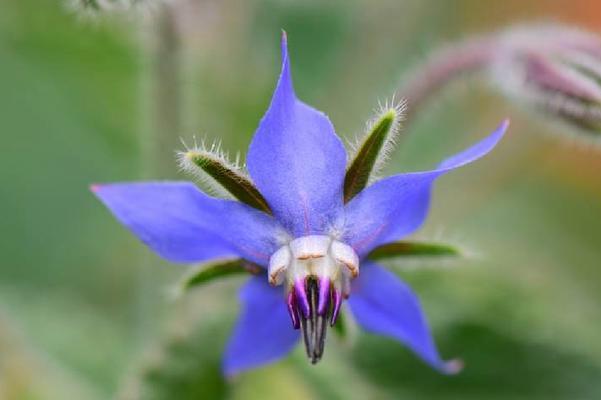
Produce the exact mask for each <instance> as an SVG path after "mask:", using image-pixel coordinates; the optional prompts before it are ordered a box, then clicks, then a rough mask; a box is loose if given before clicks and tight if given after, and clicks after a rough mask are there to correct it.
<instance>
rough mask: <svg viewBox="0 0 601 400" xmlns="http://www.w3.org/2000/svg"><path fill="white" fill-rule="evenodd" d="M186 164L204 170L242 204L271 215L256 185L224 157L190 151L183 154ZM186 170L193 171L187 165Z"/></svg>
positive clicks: (205, 152)
mask: <svg viewBox="0 0 601 400" xmlns="http://www.w3.org/2000/svg"><path fill="white" fill-rule="evenodd" d="M183 158H184V162H185V161H189V162H190V163H191V164H192V165H195V166H196V167H198V168H200V169H202V170H203V171H204V172H205V173H206V174H207V175H209V176H210V177H211V178H213V179H214V180H215V181H216V182H217V183H219V184H220V185H221V186H222V187H223V188H224V189H225V190H227V191H228V192H229V193H230V194H231V195H232V196H234V197H235V198H236V199H238V200H240V201H241V202H243V203H245V204H248V205H249V206H251V207H254V208H256V209H258V210H261V211H264V212H266V213H268V214H271V208H270V207H269V205H268V204H267V201H266V200H265V198H264V197H263V195H262V194H261V193H260V192H259V190H258V189H257V188H256V187H255V185H254V184H253V183H252V182H251V181H250V179H248V178H247V177H246V176H245V175H244V174H243V173H241V172H240V171H238V170H237V168H235V167H234V166H233V165H229V164H228V162H227V161H226V160H225V159H223V158H222V157H220V156H218V155H215V154H212V153H210V152H207V151H195V150H190V151H187V152H185V153H183ZM185 168H186V169H191V168H190V165H189V164H188V163H186V165H185Z"/></svg>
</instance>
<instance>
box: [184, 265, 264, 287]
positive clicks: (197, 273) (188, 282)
mask: <svg viewBox="0 0 601 400" xmlns="http://www.w3.org/2000/svg"><path fill="white" fill-rule="evenodd" d="M260 271H261V267H259V266H257V265H254V264H252V263H249V262H248V261H245V260H242V259H240V258H233V259H225V260H216V261H211V262H208V263H204V264H200V265H198V266H195V267H193V268H192V269H191V270H190V272H189V273H188V274H187V275H186V276H185V277H184V278H183V279H182V281H181V284H180V288H181V290H182V291H188V290H190V289H192V288H196V287H199V286H202V285H204V284H207V283H209V282H212V281H214V280H216V279H219V278H223V277H226V276H230V275H239V274H248V273H250V274H257V273H259V272H260Z"/></svg>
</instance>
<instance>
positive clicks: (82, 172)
mask: <svg viewBox="0 0 601 400" xmlns="http://www.w3.org/2000/svg"><path fill="white" fill-rule="evenodd" d="M172 3H173V4H177V6H175V11H173V10H172V11H171V12H170V13H167V14H160V12H161V11H160V10H161V7H160V6H158V7H153V8H151V9H149V10H148V9H147V10H144V11H142V12H138V13H137V14H136V15H129V16H127V15H122V14H120V15H110V16H106V17H100V18H98V17H92V18H90V17H89V16H82V15H81V14H80V13H77V12H75V11H73V10H72V9H71V8H70V7H68V4H67V3H65V2H60V1H52V0H12V1H11V0H3V1H1V2H0V134H1V139H2V140H1V142H0V149H1V150H2V151H1V157H0V182H2V184H1V185H0V210H1V211H0V216H1V218H0V221H1V222H0V227H1V231H0V256H1V260H2V261H1V264H0V399H2V400H4V399H6V400H13V399H28V400H29V399H110V398H117V399H183V400H186V399H218V398H228V399H254V398H260V399H270V398H286V399H307V398H317V399H337V398H340V399H366V398H369V399H598V398H601V339H600V337H601V318H600V316H601V268H600V267H601V266H600V262H599V260H600V258H601V175H600V174H599V171H601V147H598V146H597V148H595V147H593V146H590V145H580V144H579V143H578V142H577V141H576V140H574V139H565V138H564V137H563V136H562V135H561V133H562V132H561V129H560V128H558V129H557V130H556V131H555V133H559V134H556V135H551V134H548V132H546V131H547V130H549V127H548V126H547V125H542V124H541V123H540V122H538V121H537V120H536V118H533V117H530V116H528V115H525V114H524V113H523V112H522V111H521V110H520V109H518V108H517V107H514V106H512V105H509V104H507V103H506V102H505V101H504V100H502V99H500V98H499V97H498V96H496V95H495V94H493V93H491V92H490V91H489V90H487V89H486V88H484V87H483V86H481V85H477V84H473V85H464V86H462V87H458V88H455V89H456V90H453V91H450V92H447V94H446V95H445V96H444V97H443V98H442V99H440V100H439V101H437V102H436V104H431V105H430V106H429V107H428V108H425V109H422V110H420V113H419V116H418V117H417V119H416V120H414V121H413V123H412V125H411V126H410V127H408V128H407V129H406V130H405V131H404V133H403V136H402V138H401V140H400V145H399V149H398V150H397V151H396V152H395V153H394V154H393V157H392V159H391V162H390V164H389V166H388V168H387V172H394V171H406V170H412V169H416V168H426V167H430V166H432V165H433V164H434V163H435V162H436V161H438V160H439V159H441V158H442V157H443V156H445V155H449V154H452V153H453V152H454V151H457V150H459V149H461V148H462V147H463V146H464V145H466V144H467V143H469V142H471V141H473V140H475V139H476V138H479V137H482V136H483V135H484V134H486V133H487V132H489V131H491V130H492V129H493V128H494V127H495V126H496V124H497V123H498V122H499V121H500V120H501V119H502V118H504V117H506V116H509V117H511V118H512V122H513V123H512V126H511V129H510V133H509V135H508V136H507V137H506V138H505V140H504V141H503V142H502V143H501V145H500V146H499V147H498V148H497V150H495V151H494V152H493V153H492V154H491V155H490V156H488V157H486V159H484V160H482V161H479V162H478V163H477V164H476V165H473V166H470V167H469V168H465V169H463V170H461V171H460V172H457V173H455V174H452V176H448V177H445V178H444V179H442V180H441V181H440V182H439V184H438V185H437V189H436V191H435V198H434V202H433V208H432V213H431V215H430V218H429V220H428V223H427V224H426V226H425V227H424V229H422V230H421V231H420V232H419V233H418V234H417V235H416V237H417V238H420V239H427V240H434V239H436V240H441V241H447V242H451V243H458V244H460V245H461V246H463V247H466V248H467V249H469V250H470V254H472V255H471V256H470V257H469V258H467V259H461V260H451V261H449V260H445V261H444V262H442V263H441V262H439V261H437V260H431V261H418V262H412V263H410V264H407V265H396V266H395V268H396V271H398V273H399V275H400V276H402V277H403V278H404V279H405V280H407V281H408V282H410V283H411V284H412V286H413V287H414V288H415V290H416V291H417V292H418V294H419V295H420V296H421V298H422V301H423V304H424V307H425V309H426V311H427V314H428V316H429V320H430V321H431V324H432V326H433V330H434V333H435V337H436V339H437V342H438V343H439V347H440V349H441V352H442V353H443V355H445V356H446V357H454V356H459V357H462V358H463V359H464V361H465V363H466V368H465V370H464V372H463V373H462V374H460V375H458V376H455V377H446V376H441V375H439V374H437V373H435V372H433V371H431V370H430V369H429V368H428V367H426V366H424V365H423V364H422V363H421V362H420V361H419V360H417V359H416V358H415V357H414V356H413V355H411V354H410V353H409V352H408V351H407V350H406V349H404V348H403V347H401V346H400V345H398V344H397V343H395V342H393V341H391V340H388V339H384V338H381V337H376V336H371V335H367V334H362V333H360V332H358V331H352V332H351V335H350V338H347V339H346V340H340V339H338V338H336V337H335V336H333V335H332V336H331V337H330V338H329V341H328V346H327V350H326V354H325V358H324V360H323V362H322V363H320V364H319V365H318V366H316V367H312V366H310V365H309V364H308V363H307V361H306V360H305V359H304V356H303V354H302V349H297V350H296V351H295V352H294V353H293V354H292V355H291V356H290V357H288V358H286V359H284V360H282V361H280V362H278V363H276V364H273V365H271V366H268V367H265V368H261V369H258V370H255V371H251V372H249V373H246V374H243V375H242V376H239V377H237V378H236V379H234V380H232V381H229V382H226V381H224V380H223V379H222V378H221V376H220V373H219V357H220V353H221V349H222V346H223V345H224V342H225V340H226V338H227V334H228V332H229V330H230V328H231V326H232V323H233V321H234V318H235V315H236V312H237V301H236V296H235V293H236V288H237V287H238V286H239V285H240V283H241V282H242V278H228V279H226V280H224V281H222V282H217V283H214V284H211V285H210V286H207V287H204V288H202V289H200V290H196V291H194V292H192V293H190V294H189V295H187V296H185V297H183V298H174V296H172V290H171V289H172V288H173V287H174V285H175V284H176V283H177V281H178V279H179V277H180V276H181V275H182V273H184V271H185V269H183V268H182V267H181V266H174V265H167V264H166V263H164V262H162V261H160V260H159V259H158V258H157V257H155V256H154V255H152V254H151V253H150V252H149V251H148V250H146V248H144V247H143V246H142V245H140V244H139V243H138V242H137V241H136V239H134V238H133V237H132V235H130V234H129V233H128V232H126V230H125V229H123V228H122V227H121V226H120V225H119V224H118V223H117V222H115V220H114V219H113V218H112V217H111V216H110V215H109V213H108V212H107V211H106V210H105V209H104V208H103V207H102V206H101V205H100V203H99V202H98V201H97V200H96V199H95V198H94V197H93V196H92V195H91V194H90V193H89V191H88V185H89V184H90V183H92V182H104V181H122V180H132V179H141V178H178V179H187V177H186V176H183V175H182V174H179V173H178V172H177V171H176V169H175V163H174V151H175V150H178V149H181V147H182V145H181V144H180V143H179V138H180V137H181V138H183V139H184V140H186V141H187V142H188V143H190V142H191V138H192V136H193V135H196V136H197V137H199V138H202V137H206V138H208V139H213V138H218V139H220V140H221V141H222V142H223V145H224V148H226V149H230V150H231V151H232V153H235V152H241V153H242V154H244V151H245V148H246V146H247V145H248V143H249V141H250V138H251V135H252V133H253V131H254V129H255V128H256V126H257V123H258V121H259V119H260V117H261V115H262V113H263V112H264V110H265V109H266V107H267V104H268V102H269V98H270V94H271V91H272V89H273V86H274V84H275V79H276V76H277V73H278V69H279V46H278V41H279V34H280V29H282V28H284V29H286V30H287V31H288V36H289V44H290V52H291V57H292V67H293V71H294V77H295V84H296V87H297V92H298V94H299V96H300V97H301V98H302V99H304V100H305V101H307V102H308V103H310V104H312V105H314V106H316V107H317V108H319V109H322V110H324V111H325V112H327V113H328V114H329V115H330V117H331V119H332V120H333V122H334V125H335V126H336V128H337V131H338V133H339V134H340V135H341V136H343V137H345V138H348V139H352V138H353V137H354V136H355V135H356V134H358V133H361V131H362V129H363V126H364V121H365V120H367V119H368V118H369V117H370V116H371V114H372V110H373V108H374V107H375V106H376V105H377V102H378V100H385V99H387V98H389V97H390V96H391V94H392V93H393V92H394V90H395V89H396V85H397V84H398V83H399V80H400V77H401V76H402V73H403V72H404V71H407V70H408V68H410V67H411V66H412V65H415V63H416V62H418V61H419V60H420V59H421V58H422V57H424V56H425V55H427V54H428V52H429V51H431V50H432V49H434V48H436V47H437V46H440V45H443V44H445V43H447V42H450V41H452V40H453V39H458V38H463V37H465V36H466V35H469V34H475V33H479V32H488V31H490V30H494V29H499V28H502V27H506V26H509V25H511V24H516V23H521V22H528V21H540V20H549V19H551V20H557V21H562V22H567V23H572V24H576V25H579V26H583V27H588V28H589V29H593V30H594V29H598V27H599V26H600V25H599V23H600V22H601V17H599V15H601V6H599V5H595V3H594V2H591V1H587V0H581V1H571V2H565V1H551V0H548V1H540V0H528V1H518V0H508V1H503V2H494V3H493V2H481V1H475V0H457V1H434V0H430V1H418V0H405V1H381V2H380V1H378V2H376V1H368V0H365V1H359V0H352V1H342V0H341V1H332V2H318V1H306V2H300V1H293V0H287V1H284V0H253V1H229V2H225V1H217V0H212V1H209V0H197V1H193V0H180V1H179V3H178V1H177V0H174V1H173V2H172ZM439 267H440V268H439Z"/></svg>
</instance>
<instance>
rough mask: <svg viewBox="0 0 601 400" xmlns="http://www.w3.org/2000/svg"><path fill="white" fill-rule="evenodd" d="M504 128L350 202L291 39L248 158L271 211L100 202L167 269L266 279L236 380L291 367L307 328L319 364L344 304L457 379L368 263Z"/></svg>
mask: <svg viewBox="0 0 601 400" xmlns="http://www.w3.org/2000/svg"><path fill="white" fill-rule="evenodd" d="M506 127H507V122H504V123H503V124H501V126H500V127H499V128H498V129H497V130H496V131H495V132H493V133H492V134H491V135H490V136H489V137H487V138H485V139H483V140H482V141H480V142H478V143H476V144H475V145H473V146H472V147H470V148H468V149H467V150H465V151H463V152H461V153H459V154H457V155H455V156H453V157H450V158H448V159H446V160H445V161H443V162H442V163H441V164H440V165H439V166H438V168H436V169H434V170H431V171H425V172H414V173H406V174H399V175H394V176H391V177H388V178H385V179H381V180H379V181H376V182H375V183H373V184H371V185H370V186H367V187H366V188H365V189H363V190H362V191H360V192H359V193H357V194H356V195H354V196H349V197H345V195H344V193H345V174H346V170H347V155H346V152H345V149H344V146H343V145H342V143H341V141H340V139H339V138H338V137H337V136H336V134H335V132H334V128H333V126H332V124H331V122H330V121H329V119H328V118H327V117H326V116H325V115H324V114H323V113H321V112H319V111H317V110H315V109H313V108H311V107H310V106H308V105H306V104H305V103H303V102H301V101H300V100H298V99H297V98H296V95H295V93H294V89H293V86H292V79H291V75H290V64H289V58H288V53H287V43H286V37H285V35H284V36H283V39H282V70H281V74H280V77H279V80H278V83H277V87H276V89H275V92H274V94H273V98H272V101H271V105H270V106H269V109H268V110H267V113H266V114H265V116H264V117H263V119H262V120H261V122H260V124H259V127H258V129H257V131H256V133H255V136H254V138H253V140H252V143H251V145H250V148H249V151H248V156H247V164H248V171H249V173H250V177H251V178H252V182H254V184H255V185H256V188H257V189H258V192H257V193H256V194H255V197H260V201H261V202H264V203H266V207H267V209H266V210H264V211H261V210H258V209H257V207H255V208H253V207H251V206H249V205H247V204H244V203H242V202H238V201H234V200H225V199H218V198H214V197H211V196H208V195H206V194H205V193H203V192H202V191H200V190H199V189H198V188H197V187H196V186H195V185H194V184H192V183H189V182H141V183H116V184H106V185H94V186H93V187H92V190H93V191H94V193H95V194H96V195H97V196H98V197H99V198H100V200H102V202H103V203H104V204H105V205H106V206H107V207H108V208H109V209H110V210H111V211H112V212H113V214H114V215H115V216H116V217H117V219H118V220H119V221H121V223H123V224H124V225H125V226H127V227H128V228H129V229H130V230H131V231H132V232H133V233H135V234H136V235H137V236H138V237H139V238H140V239H141V240H142V241H143V242H144V243H146V244H147V245H148V246H149V247H150V248H151V249H152V250H154V251H155V252H156V253H158V254H159V255H160V256H162V257H163V258H165V259H167V260H169V261H172V262H177V263H198V262H206V261H208V260H215V259H231V258H242V259H244V260H246V261H248V262H250V263H253V264H256V265H258V266H260V267H262V271H263V272H262V273H260V274H258V275H256V276H254V277H252V278H250V279H249V281H248V282H247V283H246V284H245V285H244V287H243V288H242V289H241V294H240V298H241V301H242V303H243V309H242V315H241V316H240V319H239V321H238V323H237V324H236V327H235V329H234V333H233V336H232V337H231V339H230V341H229V344H228V346H227V350H226V352H225V357H224V362H223V370H224V373H225V374H226V375H232V374H235V373H238V372H240V371H243V370H245V369H248V368H252V367H256V366H259V365H261V364H264V363H268V362H271V361H274V360H276V359H279V358H280V357H282V356H284V355H285V354H286V353H288V352H289V351H290V350H291V349H292V348H293V347H294V346H295V345H296V343H297V342H298V341H299V337H300V336H301V334H300V332H299V330H298V329H299V328H301V327H302V333H303V335H302V336H303V338H304V341H305V345H306V348H307V353H308V355H309V357H310V358H311V360H312V361H313V362H316V361H317V360H319V358H320V357H321V354H322V353H323V346H324V339H325V331H326V327H327V325H328V323H330V324H334V322H335V321H336V318H337V316H338V313H339V310H340V306H341V303H342V300H343V298H347V299H348V304H349V306H350V309H351V311H352V313H353V315H354V317H355V319H356V321H357V322H358V324H359V325H360V326H362V327H363V328H364V329H365V330H367V331H371V332H375V333H379V334H382V335H386V336H390V337H393V338H395V339H397V340H399V341H401V342H402V343H404V344H405V345H406V346H408V347H409V348H410V349H411V350H413V351H414V352H415V353H416V354H417V355H418V356H420V357H421V358H422V359H423V360H424V361H426V362H427V363H429V364H430V365H432V366H433V367H434V368H436V369H438V370H440V371H442V372H445V373H452V372H455V371H456V370H457V363H455V362H445V361H444V360H442V359H441V357H440V356H439V354H438V351H437V349H436V346H435V344H434V341H433V339H432V336H431V334H430V330H429V328H428V325H427V323H426V320H425V317H424V315H423V313H422V310H421V308H420V305H419V301H418V299H417V298H416V296H415V294H414V293H413V292H412V291H411V289H410V288H409V287H408V286H407V285H406V284H405V283H403V282H401V281H400V280H399V279H398V278H397V277H396V276H395V275H393V274H392V273H390V272H388V271H387V270H386V269H383V268H382V267H380V266H378V265H377V264H375V263H374V262H372V261H369V260H367V255H368V254H369V253H370V252H371V251H372V250H373V249H375V248H377V247H379V246H382V245H384V244H387V243H391V242H394V241H397V240H399V239H401V238H403V237H405V236H407V235H409V234H411V233H412V232H414V231H415V230H417V229H418V228H419V227H420V225H421V224H422V223H423V221H424V220H425V218H426V215H427V212H428V206H429V202H430V194H431V189H432V184H433V182H434V180H435V179H436V178H437V177H439V176H441V175H443V174H444V173H446V172H449V171H451V170H453V169H455V168H457V167H461V166H463V165H466V164H468V163H470V162H472V161H474V160H476V159H478V158H479V157H481V156H483V155H485V154H486V153H488V152H489V151H490V150H492V148H493V147H494V146H495V145H496V144H497V142H498V141H499V140H500V139H501V137H502V135H503V133H504V131H505V129H506ZM266 211H268V212H266ZM290 319H292V323H291V322H290Z"/></svg>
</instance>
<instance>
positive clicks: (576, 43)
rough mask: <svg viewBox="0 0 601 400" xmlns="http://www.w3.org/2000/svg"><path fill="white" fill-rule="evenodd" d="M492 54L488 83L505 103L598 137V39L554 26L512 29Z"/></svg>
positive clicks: (600, 73)
mask: <svg viewBox="0 0 601 400" xmlns="http://www.w3.org/2000/svg"><path fill="white" fill-rule="evenodd" d="M495 54H496V55H495V57H494V58H493V60H492V62H491V63H490V72H491V76H492V80H493V82H494V83H495V84H496V86H498V88H499V89H500V90H501V91H502V92H503V93H505V95H507V96H508V97H509V99H510V100H512V101H516V102H519V103H522V104H524V105H526V106H529V107H531V108H532V109H534V110H536V111H537V112H543V113H545V114H546V115H550V116H553V117H556V118H557V119H560V120H562V121H563V122H565V123H567V124H568V125H570V126H572V127H575V128H579V129H580V131H584V132H587V133H590V134H595V135H599V134H600V133H601V38H599V37H597V36H596V35H593V34H590V33H587V32H583V31H579V30H576V29H571V28H567V27H562V26H555V25H547V26H538V27H524V28H517V29H516V28H514V29H510V30H508V31H507V32H505V33H503V34H501V35H500V36H499V38H498V42H497V51H496V52H495Z"/></svg>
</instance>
